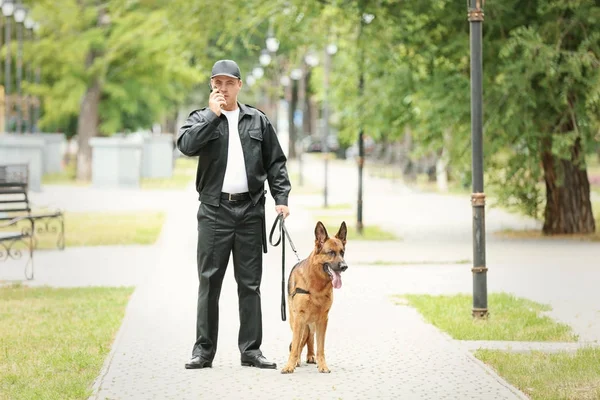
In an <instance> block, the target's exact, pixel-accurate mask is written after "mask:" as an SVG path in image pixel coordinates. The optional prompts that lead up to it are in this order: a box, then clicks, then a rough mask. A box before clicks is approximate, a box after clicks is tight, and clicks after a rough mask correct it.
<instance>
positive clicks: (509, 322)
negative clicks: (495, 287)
mask: <svg viewBox="0 0 600 400" xmlns="http://www.w3.org/2000/svg"><path fill="white" fill-rule="evenodd" d="M399 297H401V298H404V299H406V300H408V302H409V304H410V305H411V306H413V307H415V308H416V309H417V310H418V311H419V312H420V313H421V314H422V315H423V317H424V318H425V320H427V321H428V322H429V323H431V324H433V325H434V326H436V327H437V328H438V329H440V330H442V331H444V332H446V333H448V334H449V335H450V336H451V337H453V338H454V339H457V340H511V341H540V342H541V341H559V342H572V341H577V336H576V335H575V334H573V333H572V331H571V328H570V327H569V326H568V325H565V324H560V323H557V322H555V321H553V320H552V319H551V318H549V317H547V316H544V315H541V313H542V312H543V311H549V310H550V307H549V306H546V305H543V304H539V303H536V302H533V301H531V300H528V299H524V298H517V297H515V296H513V295H511V294H507V293H492V294H489V296H488V308H489V312H490V315H489V317H488V319H487V320H478V319H475V318H473V317H472V316H471V309H472V296H471V295H466V294H458V295H452V296H432V295H413V294H407V295H402V296H399Z"/></svg>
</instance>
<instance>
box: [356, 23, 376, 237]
mask: <svg viewBox="0 0 600 400" xmlns="http://www.w3.org/2000/svg"><path fill="white" fill-rule="evenodd" d="M374 18H375V16H374V15H373V14H366V13H364V14H362V15H361V19H360V27H359V31H358V49H359V51H360V57H359V71H360V72H359V77H358V98H359V99H361V100H362V98H363V95H364V91H365V51H364V46H363V44H362V34H363V30H364V26H365V25H368V24H370V23H371V22H372V21H373V19H374ZM359 109H362V106H360V107H359ZM364 164H365V138H364V128H363V120H362V118H361V117H360V116H359V129H358V200H357V202H356V203H357V204H356V205H357V207H356V231H357V232H358V234H359V235H362V234H363V168H364Z"/></svg>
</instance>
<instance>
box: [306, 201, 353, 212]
mask: <svg viewBox="0 0 600 400" xmlns="http://www.w3.org/2000/svg"><path fill="white" fill-rule="evenodd" d="M350 209H352V204H350V203H338V204H327V208H325V207H323V206H312V207H307V210H311V211H319V212H327V211H338V210H341V211H347V210H350Z"/></svg>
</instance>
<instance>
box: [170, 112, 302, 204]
mask: <svg viewBox="0 0 600 400" xmlns="http://www.w3.org/2000/svg"><path fill="white" fill-rule="evenodd" d="M238 107H239V108H240V116H239V125H238V130H239V133H240V140H241V142H242V149H243V151H244V162H245V164H246V175H247V178H248V190H249V191H250V195H251V197H252V201H253V202H254V204H256V203H257V202H258V201H259V200H260V199H261V197H262V196H263V194H264V182H265V180H268V182H269V188H270V190H271V195H272V196H273V199H274V200H275V204H276V205H286V206H287V204H288V195H289V192H290V190H291V184H290V180H289V177H288V173H287V168H286V165H285V163H286V157H285V154H284V153H283V151H282V149H281V146H280V144H279V140H278V139H277V135H276V134H275V130H274V129H273V126H272V125H271V122H270V121H269V120H268V118H267V117H266V115H264V114H263V113H262V112H260V111H259V110H257V109H256V108H253V107H251V106H248V105H242V104H239V103H238ZM228 145H229V127H228V122H227V117H225V115H223V114H221V116H220V117H218V116H217V114H215V113H214V112H212V111H211V110H210V109H209V108H202V109H200V110H195V111H193V112H192V113H191V114H190V115H189V116H188V118H187V120H186V121H185V124H184V125H183V126H182V127H181V128H180V129H179V137H178V138H177V148H178V149H179V150H180V151H181V152H182V153H183V154H185V155H186V156H189V157H193V156H198V171H197V172H196V190H197V191H198V193H199V195H200V201H201V202H203V203H206V204H210V205H213V206H218V205H219V202H220V195H221V189H222V188H223V179H224V177H225V168H226V167H227V149H228Z"/></svg>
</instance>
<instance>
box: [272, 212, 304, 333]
mask: <svg viewBox="0 0 600 400" xmlns="http://www.w3.org/2000/svg"><path fill="white" fill-rule="evenodd" d="M277 224H279V239H277V242H276V243H273V233H274V232H275V228H276V227H277ZM286 237H287V238H288V240H289V241H290V246H291V247H292V250H294V253H295V254H296V258H297V259H298V262H300V257H299V256H298V252H297V251H296V247H295V246H294V242H292V238H291V237H290V234H289V233H288V231H287V229H286V227H285V222H284V218H283V214H279V215H277V218H275V221H274V222H273V227H272V228H271V233H270V234H269V243H271V246H273V247H277V246H278V245H279V243H281V320H282V321H285V238H286Z"/></svg>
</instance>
